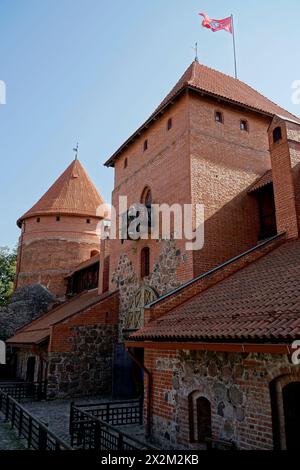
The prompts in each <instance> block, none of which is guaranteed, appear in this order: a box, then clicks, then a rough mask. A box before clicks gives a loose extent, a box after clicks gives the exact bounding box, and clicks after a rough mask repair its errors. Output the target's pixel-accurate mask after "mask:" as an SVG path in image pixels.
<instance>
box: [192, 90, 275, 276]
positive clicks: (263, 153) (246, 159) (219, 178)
mask: <svg viewBox="0 0 300 470" xmlns="http://www.w3.org/2000/svg"><path fill="white" fill-rule="evenodd" d="M215 111H219V112H221V113H222V116H223V123H219V122H216V121H215ZM189 116H190V118H189V119H190V159H191V186H192V202H193V204H196V203H198V204H204V206H205V225H204V231H205V234H204V236H205V242H204V247H203V249H202V250H200V251H195V252H194V253H193V257H194V275H195V276H196V275H198V274H200V273H203V272H205V271H207V270H208V269H210V268H212V267H213V266H216V265H217V264H219V263H221V262H223V261H225V260H227V259H230V258H231V257H233V256H235V255H237V254H238V253H242V252H243V251H245V250H246V249H247V248H250V247H252V246H254V245H255V244H256V243H257V240H258V232H259V225H258V224H259V220H258V209H257V202H256V199H255V198H251V197H249V196H248V194H247V188H248V187H249V186H250V185H251V184H252V183H253V182H254V181H255V180H256V179H257V178H258V176H259V175H261V174H263V173H264V172H265V171H266V170H268V169H269V168H270V157H269V153H268V136H267V128H268V126H269V123H270V120H269V118H265V117H262V116H259V115H257V114H254V113H251V112H247V111H245V110H239V109H236V108H234V107H231V106H226V105H224V104H220V103H215V102H213V101H209V100H206V99H205V98H203V97H201V98H199V95H196V94H192V95H191V96H190V100H189ZM241 120H246V121H247V123H248V129H249V130H248V132H246V131H242V130H241V129H240V121H241Z"/></svg>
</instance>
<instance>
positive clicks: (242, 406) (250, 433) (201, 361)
mask: <svg viewBox="0 0 300 470" xmlns="http://www.w3.org/2000/svg"><path fill="white" fill-rule="evenodd" d="M145 366H146V367H147V368H148V369H149V370H150V371H151V373H152V380H153V383H152V387H153V388H152V435H153V439H154V441H155V442H157V443H159V444H160V445H161V446H162V447H163V448H164V449H172V448H175V449H180V448H182V449H188V448H198V449H200V448H201V447H203V445H201V444H192V443H191V442H190V423H189V396H190V395H191V394H194V393H197V396H201V397H205V398H207V399H208V400H209V401H210V404H211V412H212V437H213V438H215V439H223V440H226V441H232V442H233V443H234V444H235V445H236V447H237V448H239V449H261V450H268V449H272V448H273V431H272V410H271V397H270V383H271V381H272V380H273V379H276V378H277V377H281V376H285V375H286V376H289V375H290V376H292V377H293V376H297V377H299V380H300V366H296V365H292V364H291V363H290V361H289V359H288V357H287V356H279V355H278V356H277V355H269V354H254V353H252V354H238V353H224V352H205V351H177V352H176V351H157V350H155V349H149V350H148V349H146V350H145ZM145 391H147V384H145ZM147 402H148V400H147V394H146V400H145V403H146V404H147Z"/></svg>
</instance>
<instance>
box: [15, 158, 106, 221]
mask: <svg viewBox="0 0 300 470" xmlns="http://www.w3.org/2000/svg"><path fill="white" fill-rule="evenodd" d="M100 204H104V200H103V199H102V197H101V196H100V194H99V193H98V191H97V189H96V187H95V186H94V184H93V182H92V181H91V179H90V177H89V176H88V174H87V172H86V171H85V169H84V168H83V166H82V165H81V163H80V161H79V160H77V159H76V160H73V161H72V163H71V164H70V165H69V166H68V168H67V169H66V170H65V171H64V172H63V173H62V175H61V176H60V177H59V178H58V179H57V180H56V181H55V183H53V185H52V186H51V187H50V188H49V189H48V191H47V192H46V193H45V194H44V195H43V196H42V197H41V199H40V200H39V201H38V202H37V203H36V204H34V206H33V207H32V208H31V209H30V210H29V211H27V212H26V213H25V214H24V215H23V216H22V217H20V218H19V219H18V221H17V224H18V226H19V227H20V226H21V225H22V222H23V220H24V219H28V218H29V217H36V216H40V215H51V214H55V215H59V214H68V215H76V216H83V217H95V216H96V211H97V208H98V207H99V205H100Z"/></svg>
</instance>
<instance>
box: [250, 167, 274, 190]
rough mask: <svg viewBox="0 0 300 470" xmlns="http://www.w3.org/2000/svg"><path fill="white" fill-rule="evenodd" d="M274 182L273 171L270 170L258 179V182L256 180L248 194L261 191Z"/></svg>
mask: <svg viewBox="0 0 300 470" xmlns="http://www.w3.org/2000/svg"><path fill="white" fill-rule="evenodd" d="M272 182H273V177H272V170H268V171H266V173H264V174H263V175H262V176H261V177H260V178H258V180H256V181H255V182H254V183H253V185H252V186H250V188H249V189H248V193H253V192H254V191H257V190H258V189H261V188H263V187H264V186H266V185H267V184H270V183H272Z"/></svg>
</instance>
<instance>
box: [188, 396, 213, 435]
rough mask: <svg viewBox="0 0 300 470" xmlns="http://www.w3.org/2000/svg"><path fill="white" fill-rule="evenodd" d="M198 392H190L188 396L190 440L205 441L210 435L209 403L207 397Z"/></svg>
mask: <svg viewBox="0 0 300 470" xmlns="http://www.w3.org/2000/svg"><path fill="white" fill-rule="evenodd" d="M198 394H199V392H192V393H191V394H190V395H189V398H188V400H189V429H190V442H199V443H205V442H206V438H211V437H212V429H211V405H210V401H209V400H208V399H207V398H205V397H201V396H200V397H199V395H198Z"/></svg>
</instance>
